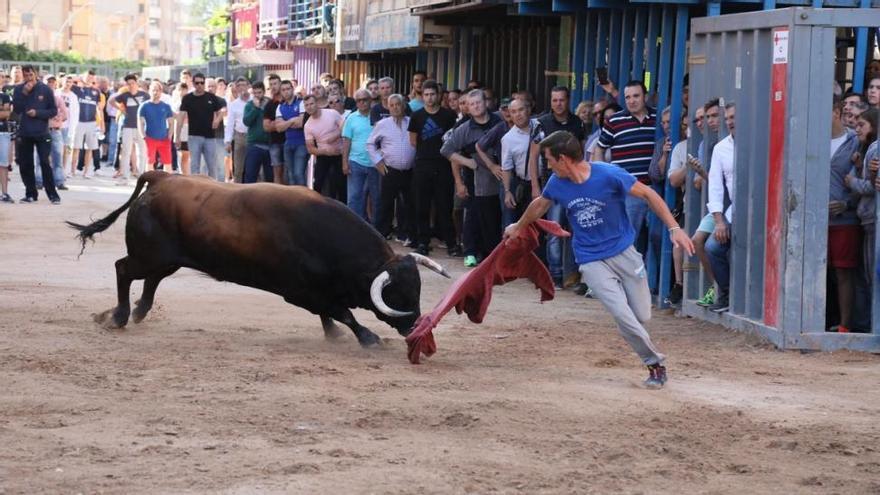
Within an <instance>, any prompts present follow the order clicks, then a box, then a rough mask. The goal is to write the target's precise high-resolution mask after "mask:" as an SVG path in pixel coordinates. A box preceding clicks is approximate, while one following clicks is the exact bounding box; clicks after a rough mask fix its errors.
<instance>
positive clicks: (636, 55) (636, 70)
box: [629, 6, 651, 79]
mask: <svg viewBox="0 0 880 495" xmlns="http://www.w3.org/2000/svg"><path fill="white" fill-rule="evenodd" d="M650 8H651V7H650V6H647V7H641V6H640V7H638V8H637V9H636V12H635V14H636V19H635V29H634V31H633V32H634V35H633V47H632V61H633V63H632V68H631V69H630V76H629V78H630V79H642V78H643V76H644V70H645V66H644V64H645V43H646V40H645V34H646V33H645V29H646V26H647V24H648V10H649V9H650Z"/></svg>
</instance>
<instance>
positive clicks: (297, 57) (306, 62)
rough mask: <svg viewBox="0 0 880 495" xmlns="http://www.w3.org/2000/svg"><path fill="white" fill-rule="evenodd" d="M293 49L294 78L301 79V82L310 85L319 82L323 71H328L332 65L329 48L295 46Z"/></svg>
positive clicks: (306, 85)
mask: <svg viewBox="0 0 880 495" xmlns="http://www.w3.org/2000/svg"><path fill="white" fill-rule="evenodd" d="M291 51H292V55H293V78H294V79H296V80H297V81H299V84H301V85H303V86H305V87H309V86H311V85H312V84H315V83H316V82H318V77H319V76H320V75H321V73H323V72H328V69H329V67H330V54H329V49H328V48H313V47H304V46H295V47H293V50H291Z"/></svg>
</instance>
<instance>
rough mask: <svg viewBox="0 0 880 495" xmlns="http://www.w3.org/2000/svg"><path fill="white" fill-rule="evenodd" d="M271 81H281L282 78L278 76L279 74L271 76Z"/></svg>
mask: <svg viewBox="0 0 880 495" xmlns="http://www.w3.org/2000/svg"><path fill="white" fill-rule="evenodd" d="M269 80H270V81H280V80H281V78H280V77H279V76H278V74H269Z"/></svg>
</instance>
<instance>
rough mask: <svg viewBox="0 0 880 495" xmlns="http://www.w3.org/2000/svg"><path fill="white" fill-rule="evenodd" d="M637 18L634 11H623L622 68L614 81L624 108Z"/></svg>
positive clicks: (621, 35) (621, 37) (621, 36)
mask: <svg viewBox="0 0 880 495" xmlns="http://www.w3.org/2000/svg"><path fill="white" fill-rule="evenodd" d="M634 17H635V10H634V9H626V10H624V11H623V21H622V22H621V28H622V29H621V33H620V66H619V67H618V69H617V72H616V74H617V80H616V81H614V82H615V84H617V87H618V88H621V91H620V106H623V104H624V99H623V91H622V88H623V85H624V84H626V83H627V82H629V76H630V64H631V63H632V59H631V58H630V57H631V56H632V44H633V43H632V40H633V20H634Z"/></svg>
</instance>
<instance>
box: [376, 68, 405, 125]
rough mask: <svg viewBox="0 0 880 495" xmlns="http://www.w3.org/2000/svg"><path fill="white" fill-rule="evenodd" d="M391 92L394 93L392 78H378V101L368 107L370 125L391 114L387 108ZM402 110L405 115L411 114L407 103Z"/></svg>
mask: <svg viewBox="0 0 880 495" xmlns="http://www.w3.org/2000/svg"><path fill="white" fill-rule="evenodd" d="M392 93H394V79H392V78H390V77H383V78H382V79H379V103H376V104H375V105H373V108H371V109H370V125H373V126H375V125H376V122H379V121H380V120H382V119H384V118H385V117H388V116H390V115H391V110H388V97H389V96H391V94H392ZM404 111H405V112H406V115H412V110H411V109H410V108H409V105H406V108H405V109H404Z"/></svg>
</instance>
